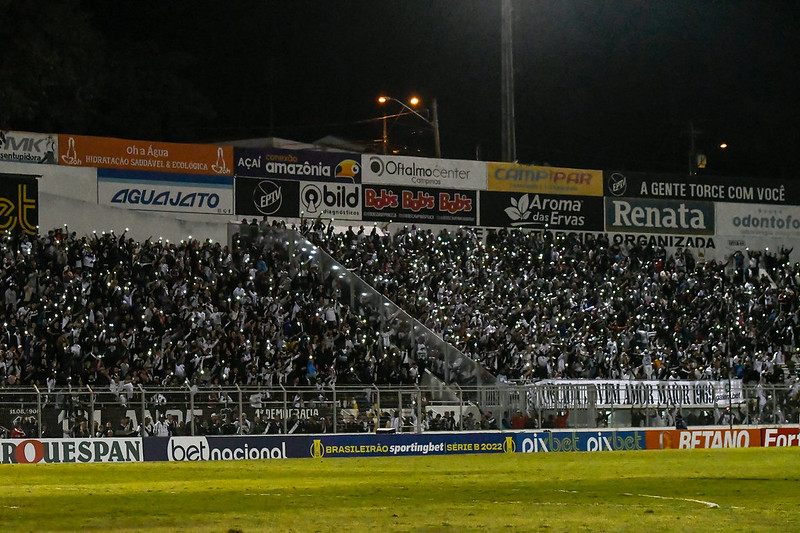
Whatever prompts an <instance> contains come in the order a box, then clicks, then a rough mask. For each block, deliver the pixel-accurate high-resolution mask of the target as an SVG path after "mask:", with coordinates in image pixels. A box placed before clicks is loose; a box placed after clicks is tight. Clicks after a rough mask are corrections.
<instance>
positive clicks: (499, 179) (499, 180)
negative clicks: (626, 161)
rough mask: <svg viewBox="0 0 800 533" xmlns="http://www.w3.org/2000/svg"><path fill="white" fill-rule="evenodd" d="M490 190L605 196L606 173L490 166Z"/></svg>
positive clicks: (503, 164) (568, 169)
mask: <svg viewBox="0 0 800 533" xmlns="http://www.w3.org/2000/svg"><path fill="white" fill-rule="evenodd" d="M488 167H489V190H490V191H508V192H532V193H538V194H571V195H577V196H603V171H602V170H584V169H578V168H558V167H535V166H531V165H518V164H515V163H489V164H488Z"/></svg>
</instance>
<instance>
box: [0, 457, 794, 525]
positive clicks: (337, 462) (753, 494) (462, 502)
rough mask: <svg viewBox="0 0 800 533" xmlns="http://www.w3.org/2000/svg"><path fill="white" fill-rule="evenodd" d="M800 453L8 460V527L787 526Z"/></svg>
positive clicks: (3, 495) (0, 518)
mask: <svg viewBox="0 0 800 533" xmlns="http://www.w3.org/2000/svg"><path fill="white" fill-rule="evenodd" d="M799 452H800V450H798V449H797V448H772V449H759V448H754V449H743V450H665V451H646V452H603V453H595V454H590V453H560V454H530V455H523V454H508V455H506V454H502V455H463V456H440V457H432V456H431V457H400V458H360V459H325V458H323V459H290V460H265V461H240V462H233V461H231V462H208V463H142V464H89V465H77V464H68V465H44V464H39V465H0V529H2V531H37V532H38V531H82V530H83V531H86V530H102V531H125V530H128V531H176V530H185V531H222V532H225V531H298V532H305V531H373V532H374V531H390V530H391V531H457V532H461V531H477V530H490V531H500V530H502V531H532V530H538V531H637V532H639V531H645V532H647V531H653V532H655V531H784V532H788V531H798V530H800V509H799V508H798V505H797V494H798V482H800V460H799V459H800V455H798V453H799Z"/></svg>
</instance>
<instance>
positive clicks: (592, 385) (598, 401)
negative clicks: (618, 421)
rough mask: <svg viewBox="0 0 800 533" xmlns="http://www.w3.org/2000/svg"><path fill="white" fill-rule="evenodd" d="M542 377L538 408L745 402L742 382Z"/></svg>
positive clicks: (692, 405)
mask: <svg viewBox="0 0 800 533" xmlns="http://www.w3.org/2000/svg"><path fill="white" fill-rule="evenodd" d="M728 387H729V384H728V382H727V381H649V380H641V381H639V380H636V381H629V380H599V379H598V380H592V381H589V382H587V381H585V380H563V379H559V380H542V381H539V382H537V383H536V385H535V387H534V391H535V407H536V408H537V409H563V408H564V407H576V408H581V407H591V406H593V405H596V406H597V407H602V408H608V407H620V406H625V405H627V406H635V407H641V406H680V407H709V408H711V407H725V406H727V405H729V404H733V405H739V404H741V403H743V402H744V395H743V393H742V383H741V381H733V382H731V383H730V389H729V388H728Z"/></svg>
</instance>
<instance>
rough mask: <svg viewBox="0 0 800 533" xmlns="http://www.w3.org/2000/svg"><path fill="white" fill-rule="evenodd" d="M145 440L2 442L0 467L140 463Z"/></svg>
mask: <svg viewBox="0 0 800 533" xmlns="http://www.w3.org/2000/svg"><path fill="white" fill-rule="evenodd" d="M143 460H144V455H143V454H142V439H140V438H111V439H25V440H22V439H19V440H2V441H0V463H2V464H4V463H16V464H22V463H138V462H141V461H143Z"/></svg>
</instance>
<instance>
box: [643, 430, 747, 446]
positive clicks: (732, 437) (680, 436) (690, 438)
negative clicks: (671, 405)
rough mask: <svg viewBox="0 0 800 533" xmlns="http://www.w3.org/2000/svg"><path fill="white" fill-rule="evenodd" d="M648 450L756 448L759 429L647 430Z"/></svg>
mask: <svg viewBox="0 0 800 533" xmlns="http://www.w3.org/2000/svg"><path fill="white" fill-rule="evenodd" d="M645 441H646V442H647V449H648V450H662V449H669V448H675V449H689V450H694V449H699V448H757V447H759V446H761V430H760V429H749V428H748V429H727V428H726V429H722V428H720V429H715V428H712V429H683V430H677V429H649V430H645Z"/></svg>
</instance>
